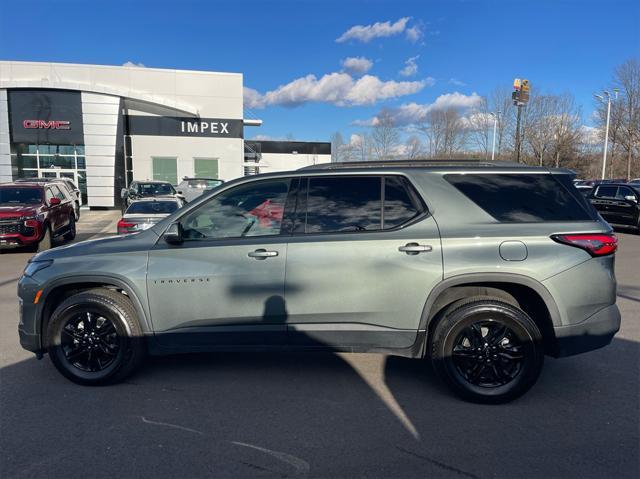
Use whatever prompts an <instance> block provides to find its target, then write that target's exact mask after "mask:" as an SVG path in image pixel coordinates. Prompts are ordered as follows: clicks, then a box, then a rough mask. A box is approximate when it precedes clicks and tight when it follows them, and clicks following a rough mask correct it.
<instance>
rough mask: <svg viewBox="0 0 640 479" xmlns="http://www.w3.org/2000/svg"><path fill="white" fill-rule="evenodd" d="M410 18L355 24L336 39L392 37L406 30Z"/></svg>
mask: <svg viewBox="0 0 640 479" xmlns="http://www.w3.org/2000/svg"><path fill="white" fill-rule="evenodd" d="M409 20H410V17H403V18H401V19H400V20H398V21H396V22H394V23H391V22H390V21H386V22H376V23H374V24H373V25H355V26H353V27H351V28H350V29H349V30H347V31H346V32H344V33H343V34H342V35H340V36H339V37H338V38H337V39H336V42H337V43H342V42H346V41H348V40H357V41H360V42H363V43H368V42H370V41H371V40H373V39H374V38H383V37H392V36H394V35H399V34H401V33H402V32H404V31H405V29H406V27H407V22H408V21H409ZM413 28H415V27H413Z"/></svg>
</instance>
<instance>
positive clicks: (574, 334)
mask: <svg viewBox="0 0 640 479" xmlns="http://www.w3.org/2000/svg"><path fill="white" fill-rule="evenodd" d="M619 330H620V310H618V307H617V306H616V305H615V304H612V305H611V306H607V307H606V308H604V309H601V310H600V311H598V312H597V313H595V314H593V315H591V316H590V317H589V318H587V319H585V320H584V321H582V322H580V323H578V324H572V325H569V326H557V327H555V328H554V331H555V335H556V345H555V350H554V351H553V352H552V356H554V357H563V356H573V355H574V354H580V353H584V352H587V351H592V350H594V349H598V348H602V347H604V346H606V345H607V344H609V343H610V342H611V340H612V339H613V337H614V336H615V334H616V333H617V332H618V331H619Z"/></svg>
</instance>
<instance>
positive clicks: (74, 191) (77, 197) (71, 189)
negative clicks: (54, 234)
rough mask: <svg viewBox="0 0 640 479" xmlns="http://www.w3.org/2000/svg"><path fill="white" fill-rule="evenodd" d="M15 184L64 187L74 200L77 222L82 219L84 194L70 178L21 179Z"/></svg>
mask: <svg viewBox="0 0 640 479" xmlns="http://www.w3.org/2000/svg"><path fill="white" fill-rule="evenodd" d="M14 182H15V183H34V182H36V183H57V184H59V185H63V187H64V188H65V190H66V191H65V194H66V195H67V196H68V197H69V198H71V199H72V200H73V209H74V213H75V217H76V222H77V221H78V220H79V219H80V206H81V205H82V194H81V193H80V189H79V188H78V187H77V186H76V184H75V183H74V182H73V181H72V180H71V179H70V178H19V179H17V180H15V181H14Z"/></svg>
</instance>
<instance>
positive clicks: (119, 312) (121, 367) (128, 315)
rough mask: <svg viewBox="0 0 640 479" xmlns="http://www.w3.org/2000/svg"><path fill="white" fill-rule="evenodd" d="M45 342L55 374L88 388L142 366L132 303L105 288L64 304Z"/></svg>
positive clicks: (142, 351) (140, 338)
mask: <svg viewBox="0 0 640 479" xmlns="http://www.w3.org/2000/svg"><path fill="white" fill-rule="evenodd" d="M46 344H47V351H48V353H49V357H50V358H51V362H52V363H53V364H54V366H55V367H56V368H57V369H58V371H59V372H60V373H61V374H62V375H64V376H65V377H67V378H68V379H70V380H71V381H73V382H76V383H79V384H84V385H88V386H100V385H104V384H111V383H114V382H118V381H121V380H122V379H124V378H125V377H127V376H129V375H130V374H131V373H133V371H135V370H136V369H137V368H138V367H139V366H140V365H141V364H142V361H143V359H144V356H145V353H146V346H145V344H144V339H143V333H142V329H141V327H140V324H139V322H138V316H137V312H136V309H135V307H134V306H133V303H132V301H131V299H129V297H127V296H126V295H124V294H123V293H120V292H118V291H115V290H112V289H107V288H95V289H91V290H87V291H83V292H80V293H76V294H74V295H73V296H70V297H69V298H67V299H66V300H64V301H63V302H62V303H61V304H60V305H59V306H58V307H57V308H56V309H55V311H54V312H53V314H52V315H51V319H50V321H49V324H48V325H47V329H46Z"/></svg>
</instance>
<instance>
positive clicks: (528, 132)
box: [524, 95, 558, 166]
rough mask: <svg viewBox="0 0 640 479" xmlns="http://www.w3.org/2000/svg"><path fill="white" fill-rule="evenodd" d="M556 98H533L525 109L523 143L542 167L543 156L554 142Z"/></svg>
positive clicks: (541, 96) (538, 96) (547, 96)
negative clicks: (525, 119) (525, 120)
mask: <svg viewBox="0 0 640 479" xmlns="http://www.w3.org/2000/svg"><path fill="white" fill-rule="evenodd" d="M557 107H558V98H557V97H555V96H551V95H546V96H544V95H536V96H533V97H532V98H531V99H530V101H529V105H528V107H527V110H528V111H527V122H526V126H525V134H524V138H525V142H526V145H527V146H528V147H529V148H530V149H531V153H532V156H533V157H534V159H535V162H536V163H537V164H538V165H540V166H543V165H544V159H545V155H546V154H547V153H548V152H549V150H550V149H551V147H552V145H553V142H554V134H555V132H554V128H553V125H554V121H555V120H554V118H555V115H556V113H557Z"/></svg>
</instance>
